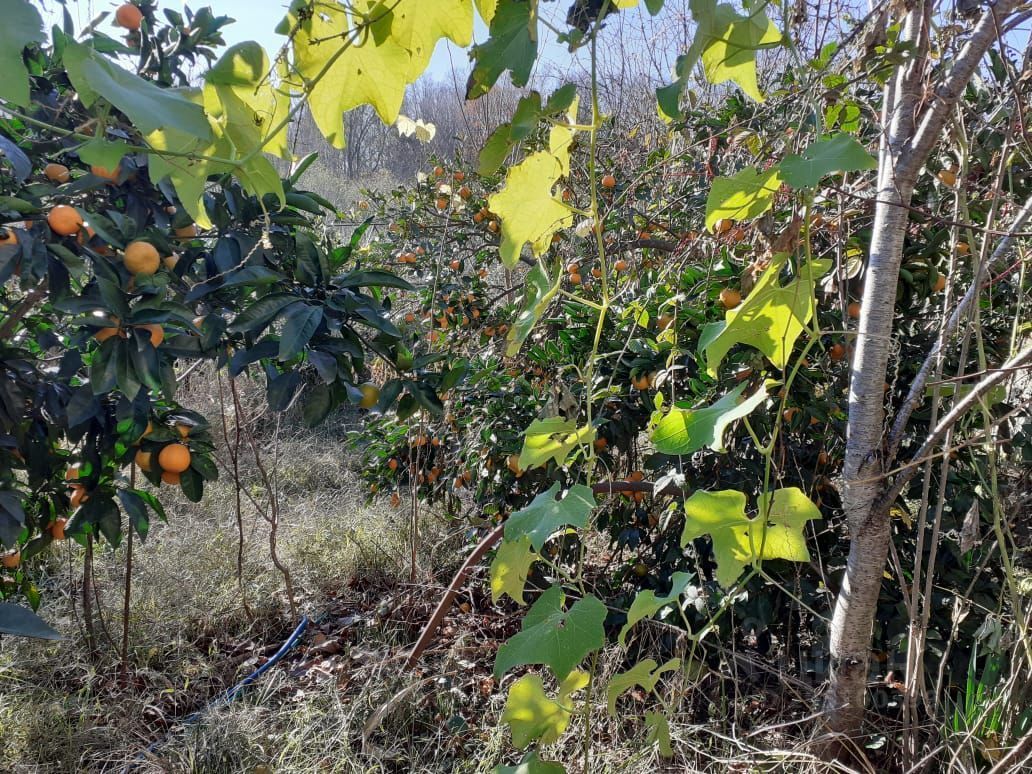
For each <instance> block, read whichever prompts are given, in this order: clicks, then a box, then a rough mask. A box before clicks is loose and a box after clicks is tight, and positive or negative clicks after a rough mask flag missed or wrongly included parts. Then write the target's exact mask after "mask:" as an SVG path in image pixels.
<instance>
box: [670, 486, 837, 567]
mask: <svg viewBox="0 0 1032 774" xmlns="http://www.w3.org/2000/svg"><path fill="white" fill-rule="evenodd" d="M759 505H760V515H759V516H757V517H756V518H755V519H750V518H749V517H748V516H747V515H746V513H745V506H746V498H745V495H744V494H743V493H742V492H738V491H735V490H723V491H719V492H706V491H701V490H700V491H698V492H695V493H694V494H693V495H692V496H691V497H690V498H688V499H687V500H685V502H684V511H685V517H686V518H685V525H684V530H683V532H682V533H681V545H682V546H685V545H687V544H688V543H689V541H691V540H694V539H695V538H698V537H702V536H703V535H709V537H710V540H711V541H712V543H713V557H714V559H715V560H716V562H717V573H716V578H717V581H718V582H719V583H720V584H721V585H722V586H724V587H728V586H730V585H731V584H733V583H734V582H735V581H736V580H737V579H738V577H739V576H740V575H741V574H742V570H744V569H745V567H746V566H747V565H751V564H754V563H755V562H757V561H759V560H762V559H787V560H789V561H794V562H805V561H808V560H809V558H810V553H809V551H808V550H807V548H806V539H805V537H804V535H803V529H804V527H805V525H806V522H808V521H810V520H812V519H820V518H821V515H820V510H819V509H818V508H817V506H816V505H814V504H813V502H811V501H810V499H809V498H808V497H807V496H806V494H805V493H804V492H803V491H802V490H801V489H798V488H796V487H788V488H786V489H778V490H777V491H775V492H774V493H773V498H772V499H770V498H769V496H768V495H763V496H761V497H760V503H759Z"/></svg>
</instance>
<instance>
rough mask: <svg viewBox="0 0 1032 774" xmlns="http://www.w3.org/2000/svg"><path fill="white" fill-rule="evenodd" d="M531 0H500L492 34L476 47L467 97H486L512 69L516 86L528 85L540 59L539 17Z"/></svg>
mask: <svg viewBox="0 0 1032 774" xmlns="http://www.w3.org/2000/svg"><path fill="white" fill-rule="evenodd" d="M534 6H535V4H533V3H530V2H528V0H497V2H496V7H495V9H494V14H493V16H492V17H491V26H490V36H489V37H488V39H487V41H485V42H484V43H482V44H480V45H478V46H474V47H473V51H472V53H471V54H470V56H471V57H472V58H473V61H474V62H475V64H474V66H473V72H471V73H470V75H469V81H468V83H467V85H466V99H476V98H477V97H482V96H483V95H485V94H487V92H489V91H490V90H491V87H492V86H494V84H495V82H496V81H497V80H498V78H499V76H500V75H501V74H502V73H503V72H505V71H506V70H511V71H512V76H511V78H512V83H513V85H514V86H526V85H527V81H528V80H529V79H530V72H531V69H532V68H533V66H534V63H535V62H536V61H537V40H538V36H537V16H536V15H535V13H534V9H535V8H534Z"/></svg>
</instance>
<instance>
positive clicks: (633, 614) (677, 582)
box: [618, 572, 691, 645]
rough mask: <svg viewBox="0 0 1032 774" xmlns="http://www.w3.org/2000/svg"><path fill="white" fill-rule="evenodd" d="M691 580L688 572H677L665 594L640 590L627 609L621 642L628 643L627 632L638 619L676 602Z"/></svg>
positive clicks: (622, 643) (651, 614) (619, 638)
mask: <svg viewBox="0 0 1032 774" xmlns="http://www.w3.org/2000/svg"><path fill="white" fill-rule="evenodd" d="M690 580H691V576H690V575H689V574H688V573H686V572H675V573H674V575H673V577H672V578H671V579H670V591H669V592H668V593H667V594H665V595H664V596H662V597H659V596H656V592H655V591H653V590H652V589H645V590H642V591H639V592H638V593H637V594H636V595H635V596H634V601H633V602H631V607H630V609H629V610H628V611H627V623H625V624H624V626H623V628H622V629H621V630H620V636H619V637H618V640H619V642H620V644H621V645H626V644H627V633H628V632H629V631H630V630H631V628H632V627H633V626H634V625H635V624H636V623H638V621H640V620H642V619H643V618H648V617H650V616H653V615H655V614H656V613H658V612H659V611H660V610H661V609H663V608H664V607H666V606H667V605H669V604H670V603H672V602H676V601H677V599H678V597H680V596H681V595H682V594H683V593H684V590H685V587H686V586H687V585H688V581H690Z"/></svg>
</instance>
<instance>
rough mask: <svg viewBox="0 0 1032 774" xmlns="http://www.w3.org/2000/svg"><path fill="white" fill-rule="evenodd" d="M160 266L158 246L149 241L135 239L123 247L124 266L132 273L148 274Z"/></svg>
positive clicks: (153, 272) (154, 271)
mask: <svg viewBox="0 0 1032 774" xmlns="http://www.w3.org/2000/svg"><path fill="white" fill-rule="evenodd" d="M160 266H161V256H160V255H158V248H156V247H155V246H154V245H152V244H151V243H150V242H143V241H140V240H137V241H135V242H130V243H129V244H128V245H127V246H126V248H125V268H127V269H128V270H129V271H130V272H132V273H133V274H143V275H145V276H150V275H151V274H155V273H156V272H157V271H158V268H159V267H160Z"/></svg>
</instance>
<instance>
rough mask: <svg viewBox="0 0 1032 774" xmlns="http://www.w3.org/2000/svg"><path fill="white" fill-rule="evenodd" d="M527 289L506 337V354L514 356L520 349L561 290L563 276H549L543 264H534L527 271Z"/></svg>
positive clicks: (525, 280)
mask: <svg viewBox="0 0 1032 774" xmlns="http://www.w3.org/2000/svg"><path fill="white" fill-rule="evenodd" d="M523 282H524V285H525V286H526V290H525V291H524V294H523V309H522V310H521V311H520V313H519V315H518V316H517V317H516V322H515V323H513V326H512V328H510V329H509V335H508V336H507V337H506V347H505V354H506V356H508V357H513V356H514V355H515V354H516V353H517V352H519V351H520V347H521V346H523V342H524V341H526V340H527V337H528V336H529V335H530V332H531V331H532V330H534V326H535V325H537V321H538V320H540V319H541V316H542V315H543V314H544V313H545V311H546V310H547V309H548V305H549V304H550V303H552V299H553V298H555V294H556V293H558V292H559V285H560V283H561V282H562V277H561V276H560V274H559V273H558V272H556V275H555V277H554V278H552V277H549V276H548V274H547V273H546V272H545V270H544V269H542V268H541V266H539V265H538V266H533V267H531V269H530V271H528V272H527V276H526V277H525V278H524V280H523Z"/></svg>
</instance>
